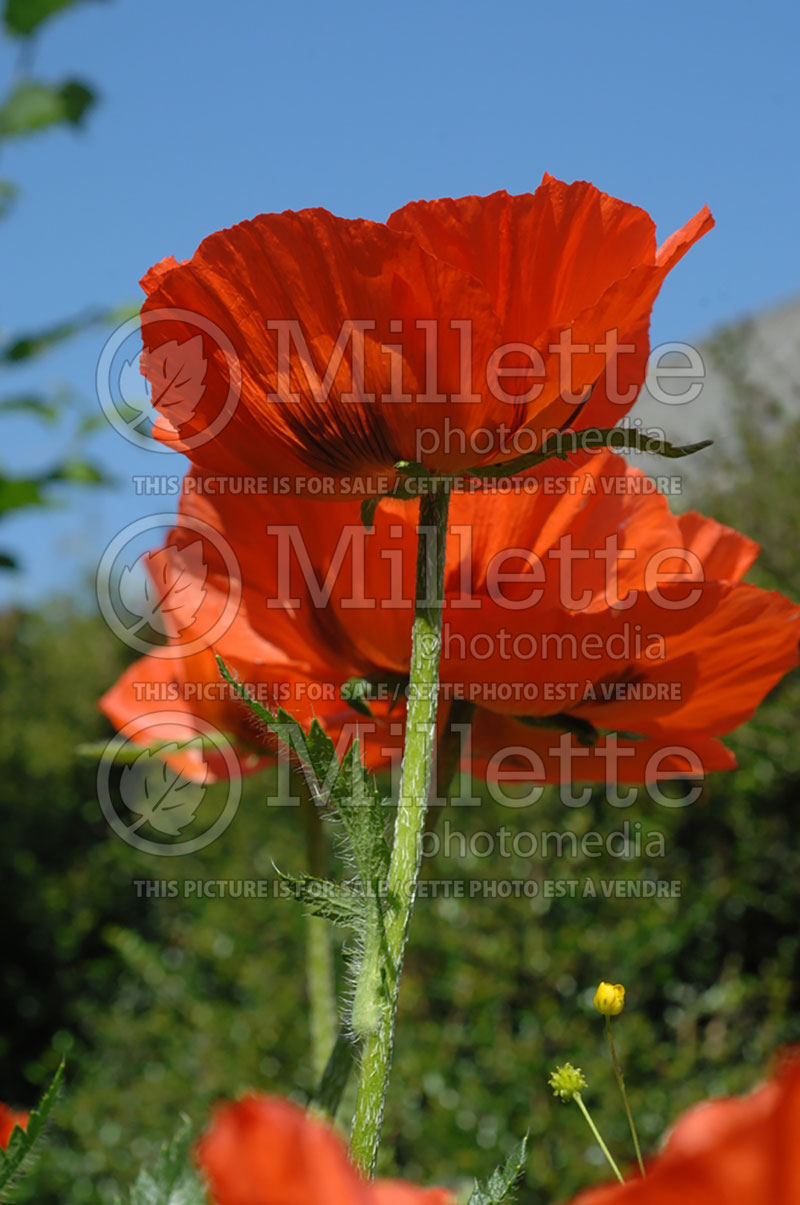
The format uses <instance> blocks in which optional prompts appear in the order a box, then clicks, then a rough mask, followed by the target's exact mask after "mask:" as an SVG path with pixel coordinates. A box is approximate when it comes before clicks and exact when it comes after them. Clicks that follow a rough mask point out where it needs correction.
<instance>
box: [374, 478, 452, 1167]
mask: <svg viewBox="0 0 800 1205" xmlns="http://www.w3.org/2000/svg"><path fill="white" fill-rule="evenodd" d="M432 485H433V489H432V490H431V491H430V492H428V493H423V494H422V496H421V499H420V510H419V543H418V550H417V588H416V605H415V610H414V626H413V634H412V644H411V673H410V677H409V698H408V708H407V713H406V736H405V747H404V749H403V764H402V768H401V772H400V796H399V799H398V802H397V816H396V819H395V830H394V842H393V845H392V856H391V861H390V863H389V873H388V876H387V884H386V888H387V890H386V898H387V903H386V908H385V911H384V914H383V942H382V959H381V964H382V965H381V974H382V986H383V992H382V999H381V1007H380V1009H379V1010H378V1014H377V1017H376V1024H375V1026H374V1029H373V1030H372V1032H371V1033H369V1034H367V1035H366V1036H365V1038H364V1044H363V1048H362V1054H361V1064H360V1067H359V1083H358V1097H357V1100H356V1112H355V1117H354V1119H353V1132H352V1136H351V1143H350V1149H351V1154H352V1157H353V1160H354V1162H355V1163H356V1165H357V1166H358V1167H359V1168H360V1170H361V1172H362V1174H363V1175H365V1176H372V1175H374V1173H375V1163H376V1160H377V1157H378V1145H379V1143H380V1136H381V1127H382V1124H383V1114H384V1108H385V1104H386V1090H387V1086H388V1082H389V1071H390V1069H391V1062H392V1047H393V1045H394V1029H395V1018H396V1015H397V997H398V992H399V987H400V976H401V973H402V968H403V955H404V953H405V946H406V940H407V938H408V930H409V924H410V921H411V913H412V910H413V907H414V897H415V895H416V891H417V880H418V878H419V869H420V860H421V853H422V835H423V833H424V831H425V817H426V812H427V805H428V792H429V790H430V783H431V772H432V767H433V760H434V747H435V740H436V712H437V705H438V701H439V657H440V651H441V630H442V594H443V584H444V564H445V546H446V542H447V511H448V502H449V495H448V490H447V485H446V483H444V482H433V483H432Z"/></svg>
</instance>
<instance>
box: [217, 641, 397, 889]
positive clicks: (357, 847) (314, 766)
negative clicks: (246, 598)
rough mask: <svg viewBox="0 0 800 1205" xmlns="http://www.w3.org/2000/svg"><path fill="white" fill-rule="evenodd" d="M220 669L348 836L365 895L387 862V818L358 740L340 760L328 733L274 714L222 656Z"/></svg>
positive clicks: (314, 725)
mask: <svg viewBox="0 0 800 1205" xmlns="http://www.w3.org/2000/svg"><path fill="white" fill-rule="evenodd" d="M217 664H218V666H219V670H220V673H221V674H222V676H223V678H224V679H225V681H226V682H227V683H228V684H229V685H230V686H232V687H233V689H234V690H235V691H236V693H237V694H238V695H239V698H240V699H241V700H242V701H243V702H244V703H246V705H247V706H248V707H249V709H250V711H251V712H252V713H253V715H254V716H256V718H257V719H259V720H260V721H261V722H262V723H263V724H264V725H266V727H267V728H268V730H269V731H270V732H272V733H274V735H275V736H277V737H278V739H279V740H280V741H282V742H283V743H284V744H285V745H287V746H288V747H289V748H290V749H291V750H292V751H293V752H294V754H295V755H296V757H297V758H298V759H299V761H300V762H301V764H302V765H303V767H305V768H306V771H307V773H306V780H307V782H308V786H309V790H310V791H311V794H312V796H313V798H314V800H315V802H316V803H317V804H322V805H325V806H327V807H329V808H330V809H331V811H332V812H333V814H334V816H335V817H336V819H337V820H339V821H340V822H341V825H342V827H343V829H344V831H345V835H346V851H345V852H346V853H347V854H348V855H349V856H350V857H351V859H352V862H353V864H354V866H355V868H356V870H357V871H358V874H359V877H360V878H361V882H362V886H363V890H364V892H365V894H367V893H369V892H371V891H372V890H373V889H374V885H375V882H376V880H377V881H379V882H380V881H382V880H383V879H384V877H385V875H386V871H387V869H388V865H389V847H388V845H387V842H386V833H385V817H384V811H383V806H382V801H381V797H380V795H379V794H378V792H377V791H376V790H375V787H374V786H373V785H372V783H371V782H370V779H369V776H368V775H367V772H366V770H365V768H364V766H363V765H362V762H361V757H360V754H359V749H358V741H354V742H353V743H352V745H351V746H350V748H349V749H348V750H347V753H346V754H345V756H344V759H343V760H342V762H341V764H340V763H339V759H338V757H337V754H336V748H335V746H334V744H333V741H332V740H331V739H330V737H329V736H328V734H327V733H326V732H325V731H324V729H323V728H322V727H321V726H320V724H319V723H318V722H317V720H314V722H313V723H312V725H311V727H310V728H309V730H308V732H307V733H306V732H304V731H303V728H302V726H301V725H300V724H299V723H298V722H297V720H295V719H293V717H292V716H290V715H289V713H288V712H286V711H284V710H283V709H282V708H281V709H279V711H278V713H277V715H273V714H272V712H270V711H268V710H267V708H266V707H264V706H262V704H261V703H259V702H258V701H257V700H256V699H254V698H252V697H251V695H250V694H249V692H248V690H247V689H246V687H244V686H243V685H242V684H241V683H240V682H237V681H236V679H235V678H234V677H233V675H232V674H231V672H230V670H229V669H228V667H227V666H226V664H225V662H224V661H223V660H222V658H221V657H217Z"/></svg>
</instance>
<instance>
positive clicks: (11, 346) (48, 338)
mask: <svg viewBox="0 0 800 1205" xmlns="http://www.w3.org/2000/svg"><path fill="white" fill-rule="evenodd" d="M115 315H116V311H115V310H90V311H89V312H88V313H85V314H78V315H77V316H76V317H74V318H68V319H67V320H66V321H64V322H57V323H55V324H54V325H53V326H47V327H44V328H43V329H42V330H40V331H27V332H25V333H24V334H22V335H16V336H15V337H14V338H13V339H10V340H8V341H7V342H5V343H3V344H2V345H0V364H18V363H20V361H22V360H31V359H33V357H34V356H40V355H42V354H43V353H44V352H46V351H49V350H50V348H51V347H55V346H56V345H57V344H58V343H63V342H64V340H65V339H71V338H72V337H73V336H74V335H79V334H81V333H82V332H83V331H86V330H89V329H91V327H93V326H100V325H105V324H107V323H113V321H114V318H115Z"/></svg>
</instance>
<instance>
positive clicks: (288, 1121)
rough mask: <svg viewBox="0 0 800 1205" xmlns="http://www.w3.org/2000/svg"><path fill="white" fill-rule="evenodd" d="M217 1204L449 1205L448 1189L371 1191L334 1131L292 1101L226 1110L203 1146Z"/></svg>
mask: <svg viewBox="0 0 800 1205" xmlns="http://www.w3.org/2000/svg"><path fill="white" fill-rule="evenodd" d="M197 1160H198V1163H199V1164H200V1167H201V1168H202V1169H203V1171H204V1172H205V1175H206V1177H207V1179H208V1183H209V1187H210V1190H211V1196H212V1200H213V1201H215V1202H216V1205H448V1202H450V1201H451V1198H450V1196H449V1194H448V1193H446V1192H445V1191H444V1190H442V1189H430V1190H427V1191H426V1190H424V1189H420V1188H415V1187H414V1186H413V1185H411V1184H402V1183H396V1182H394V1181H391V1182H380V1181H379V1182H378V1183H377V1184H367V1183H365V1182H364V1181H363V1180H362V1179H361V1177H360V1176H359V1175H358V1172H357V1171H356V1170H355V1168H354V1167H353V1165H352V1164H351V1163H350V1161H349V1159H348V1157H347V1152H346V1150H345V1147H344V1144H343V1143H342V1141H341V1140H340V1139H339V1137H338V1136H337V1135H336V1134H335V1133H334V1132H333V1130H331V1129H330V1128H329V1127H328V1126H326V1125H323V1123H322V1122H320V1121H315V1120H313V1119H312V1118H310V1117H308V1116H307V1115H306V1114H305V1113H304V1112H303V1110H302V1109H299V1108H298V1107H297V1106H296V1105H293V1104H291V1103H290V1102H289V1101H286V1100H281V1099H279V1098H277V1097H270V1096H255V1095H253V1096H245V1097H244V1098H243V1099H242V1100H240V1101H238V1102H237V1103H236V1104H233V1105H223V1106H221V1107H220V1108H219V1109H218V1110H217V1111H216V1113H215V1114H214V1117H213V1119H212V1122H211V1126H210V1127H209V1129H208V1131H207V1133H206V1134H205V1135H204V1137H203V1138H202V1139H201V1140H200V1142H199V1143H198V1146H197Z"/></svg>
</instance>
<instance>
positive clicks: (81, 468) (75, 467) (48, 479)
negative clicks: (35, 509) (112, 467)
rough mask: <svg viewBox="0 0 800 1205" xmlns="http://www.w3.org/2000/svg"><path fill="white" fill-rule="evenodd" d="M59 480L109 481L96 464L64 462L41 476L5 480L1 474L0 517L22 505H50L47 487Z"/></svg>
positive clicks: (78, 481) (81, 481) (87, 482)
mask: <svg viewBox="0 0 800 1205" xmlns="http://www.w3.org/2000/svg"><path fill="white" fill-rule="evenodd" d="M59 481H70V482H74V483H76V484H78V485H105V484H107V483H108V478H107V477H106V476H105V475H104V474H103V473H102V471H101V470H100V469H98V468H96V467H95V466H94V465H91V464H88V463H86V462H84V461H65V462H64V464H61V465H56V467H55V468H54V469H50V470H49V472H47V473H42V474H40V475H39V476H38V477H19V478H16V479H14V478H13V477H4V476H3V475H2V474H0V515H2V514H5V512H6V511H9V510H19V509H20V508H21V507H23V506H48V505H49V504H50V499H49V498H48V496H47V493H46V487H47V486H48V485H53V484H55V483H57V482H59Z"/></svg>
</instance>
